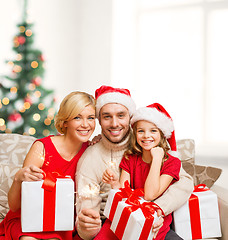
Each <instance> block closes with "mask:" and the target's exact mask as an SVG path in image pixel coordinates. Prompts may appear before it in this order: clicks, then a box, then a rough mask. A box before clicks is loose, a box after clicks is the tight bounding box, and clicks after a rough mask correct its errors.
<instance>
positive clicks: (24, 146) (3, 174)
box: [0, 134, 35, 221]
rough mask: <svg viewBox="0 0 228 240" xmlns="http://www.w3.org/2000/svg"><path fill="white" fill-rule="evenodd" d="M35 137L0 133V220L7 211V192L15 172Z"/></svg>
mask: <svg viewBox="0 0 228 240" xmlns="http://www.w3.org/2000/svg"><path fill="white" fill-rule="evenodd" d="M34 140H35V138H34V137H31V136H23V135H19V134H0V186H1V188H0V202H1V204H0V221H1V219H2V218H4V216H5V215H6V213H7V212H8V209H9V207H8V201H7V194H8V191H9V188H10V186H11V184H12V182H13V178H14V175H15V173H16V172H17V171H18V170H19V169H20V168H21V166H22V164H23V161H24V158H25V156H26V154H27V152H28V150H29V148H30V147H31V145H32V143H33V142H34Z"/></svg>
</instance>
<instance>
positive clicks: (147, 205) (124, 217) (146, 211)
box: [115, 194, 163, 240]
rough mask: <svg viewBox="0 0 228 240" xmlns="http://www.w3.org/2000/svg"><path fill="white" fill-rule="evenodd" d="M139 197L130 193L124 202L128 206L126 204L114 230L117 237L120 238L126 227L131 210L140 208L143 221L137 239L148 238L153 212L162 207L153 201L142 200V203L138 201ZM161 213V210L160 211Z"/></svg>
mask: <svg viewBox="0 0 228 240" xmlns="http://www.w3.org/2000/svg"><path fill="white" fill-rule="evenodd" d="M139 199H140V198H138V197H137V196H135V195H133V194H132V195H131V196H130V197H129V198H128V199H127V200H126V203H127V204H129V205H130V206H127V207H125V208H124V210H123V212H122V214H121V217H120V220H119V223H118V225H117V228H116V230H115V234H116V236H117V237H118V238H119V239H122V237H123V234H124V230H125V228H126V225H127V222H128V219H129V217H130V215H131V213H132V212H134V211H136V210H137V209H139V208H140V209H141V210H142V213H143V215H144V217H145V219H146V220H145V223H144V225H143V228H142V231H141V234H140V237H139V240H145V239H147V238H148V236H149V234H150V231H151V228H152V225H153V222H154V213H155V211H157V210H161V211H162V209H161V208H160V207H159V206H158V205H157V204H156V203H154V202H143V203H142V204H141V203H140V201H139ZM162 213H163V211H162Z"/></svg>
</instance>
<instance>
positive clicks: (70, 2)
mask: <svg viewBox="0 0 228 240" xmlns="http://www.w3.org/2000/svg"><path fill="white" fill-rule="evenodd" d="M111 5H112V1H111V0H96V1H91V0H67V1H63V0H48V1H45V0H39V1H35V0H30V1H28V7H29V16H30V19H31V20H32V22H33V23H34V27H33V33H34V45H35V47H37V48H38V49H40V50H41V51H42V53H43V55H44V57H45V60H46V72H45V80H44V84H45V86H46V87H48V88H51V89H54V90H55V92H56V95H57V99H58V101H61V100H62V98H63V97H64V96H65V95H67V94H68V93H69V92H71V91H74V90H81V91H86V92H89V93H91V94H94V90H95V89H96V88H97V87H99V86H100V85H101V84H109V83H110V54H111V49H110V45H111V30H112V29H111V17H112V14H111V12H112V7H111ZM22 9H23V1H22V0H7V1H4V0H0V31H1V44H0V53H1V54H0V75H2V74H3V73H5V74H7V71H9V69H8V68H7V66H6V64H5V60H9V59H14V52H13V51H12V47H13V41H12V39H13V37H14V36H15V34H17V33H18V30H17V27H16V25H17V23H19V22H21V15H22V14H21V13H22Z"/></svg>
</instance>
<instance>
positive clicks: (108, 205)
mask: <svg viewBox="0 0 228 240" xmlns="http://www.w3.org/2000/svg"><path fill="white" fill-rule="evenodd" d="M118 192H120V190H119V189H111V190H110V191H109V194H108V198H107V201H106V204H105V209H104V213H103V214H104V216H105V217H106V218H108V219H110V211H111V208H112V203H113V199H114V197H115V195H116V193H118ZM116 207H117V204H116ZM114 208H115V207H114ZM115 209H116V208H115ZM115 209H113V211H114V210H115ZM112 215H113V214H112ZM113 216H114V215H113ZM112 219H113V217H111V219H110V220H111V221H112Z"/></svg>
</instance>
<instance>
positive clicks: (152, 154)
mask: <svg viewBox="0 0 228 240" xmlns="http://www.w3.org/2000/svg"><path fill="white" fill-rule="evenodd" d="M131 125H132V127H133V136H132V139H131V140H132V141H131V147H130V149H129V150H127V151H126V152H125V155H124V158H123V159H122V161H121V163H120V168H121V169H122V172H121V176H120V179H118V176H116V175H115V174H114V173H113V172H112V171H111V170H110V169H107V170H106V171H105V172H104V175H103V181H104V182H105V183H109V184H111V187H112V188H119V187H123V183H124V182H125V181H126V180H128V181H129V182H130V186H131V188H133V189H137V188H144V198H145V200H148V201H153V200H155V199H156V198H158V197H159V196H160V195H161V194H163V192H164V191H165V190H166V189H167V188H168V187H169V185H170V184H172V183H173V182H174V181H178V180H179V171H180V167H181V162H180V160H179V159H178V158H176V157H174V156H173V155H175V154H174V152H175V151H176V141H175V134H174V126H173V121H172V119H171V117H170V116H169V114H168V113H167V112H166V110H165V109H164V108H163V107H162V106H161V105H160V104H158V103H154V104H152V105H149V106H147V107H145V108H140V109H138V110H137V111H136V112H135V114H133V117H132V119H131ZM167 142H168V143H169V145H170V148H171V150H173V151H172V153H171V152H169V150H170V148H169V145H168V143H167ZM170 153H171V154H172V155H171V154H170ZM171 221H172V216H171V214H169V215H168V216H166V217H165V218H164V224H163V226H162V228H161V229H160V231H159V232H158V235H157V237H156V239H165V236H166V234H167V232H168V231H169V230H170V227H169V225H170V224H171Z"/></svg>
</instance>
